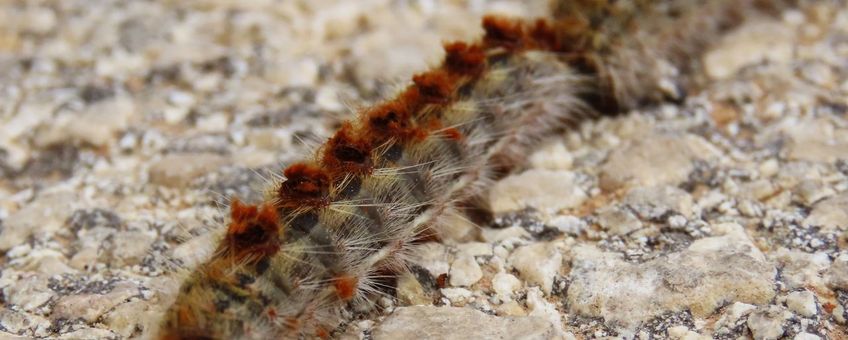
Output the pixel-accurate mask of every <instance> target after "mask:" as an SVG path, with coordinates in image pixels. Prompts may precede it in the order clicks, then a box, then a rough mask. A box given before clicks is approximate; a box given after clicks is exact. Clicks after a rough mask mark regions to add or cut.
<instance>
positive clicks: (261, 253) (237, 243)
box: [222, 200, 280, 263]
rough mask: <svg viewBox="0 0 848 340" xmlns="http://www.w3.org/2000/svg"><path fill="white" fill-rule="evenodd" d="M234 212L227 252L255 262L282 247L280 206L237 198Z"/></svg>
mask: <svg viewBox="0 0 848 340" xmlns="http://www.w3.org/2000/svg"><path fill="white" fill-rule="evenodd" d="M230 215H231V219H232V221H231V222H230V226H229V227H228V228H227V235H226V237H225V239H224V243H223V244H222V245H223V246H224V251H225V252H226V253H228V254H230V255H232V256H233V257H234V258H235V259H238V260H248V261H249V262H251V263H255V262H258V261H260V260H262V259H265V258H268V257H270V256H273V255H274V254H276V253H277V251H278V250H280V240H279V235H280V227H279V225H278V224H277V221H278V218H277V209H275V208H274V207H273V206H270V205H263V206H262V207H261V208H260V207H257V206H255V205H245V204H242V203H241V202H239V201H238V200H233V203H232V205H231V206H230Z"/></svg>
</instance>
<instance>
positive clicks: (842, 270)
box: [825, 254, 848, 290]
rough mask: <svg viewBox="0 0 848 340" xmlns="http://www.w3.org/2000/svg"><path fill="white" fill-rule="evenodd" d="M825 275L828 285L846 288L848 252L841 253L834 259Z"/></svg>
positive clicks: (847, 281)
mask: <svg viewBox="0 0 848 340" xmlns="http://www.w3.org/2000/svg"><path fill="white" fill-rule="evenodd" d="M825 277H826V278H827V286H828V287H830V288H832V289H843V290H848V254H842V255H840V256H839V257H837V258H836V259H834V260H833V264H832V265H831V266H830V268H828V270H827V273H826V275H825Z"/></svg>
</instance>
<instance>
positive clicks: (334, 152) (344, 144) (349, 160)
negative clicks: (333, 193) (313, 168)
mask: <svg viewBox="0 0 848 340" xmlns="http://www.w3.org/2000/svg"><path fill="white" fill-rule="evenodd" d="M322 160H323V165H324V167H325V168H326V169H328V170H330V171H331V172H333V173H347V172H353V173H356V174H364V173H369V172H370V171H371V144H370V143H369V142H368V141H366V140H363V138H361V137H360V136H359V135H358V134H357V133H355V132H354V131H353V126H352V125H351V124H350V123H344V125H342V127H341V128H340V129H339V131H337V132H336V134H335V135H334V136H333V137H332V138H330V139H329V140H328V141H327V143H326V144H324V151H323V157H322Z"/></svg>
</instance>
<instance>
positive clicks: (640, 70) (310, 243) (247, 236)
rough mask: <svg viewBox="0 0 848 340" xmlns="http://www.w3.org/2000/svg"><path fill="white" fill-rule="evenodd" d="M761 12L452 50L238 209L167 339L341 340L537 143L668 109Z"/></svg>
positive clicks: (645, 14) (505, 33) (645, 7)
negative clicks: (623, 116) (729, 36)
mask: <svg viewBox="0 0 848 340" xmlns="http://www.w3.org/2000/svg"><path fill="white" fill-rule="evenodd" d="M760 2H761V1H755V0H751V1H742V4H739V2H737V1H710V2H708V4H702V1H694V0H679V1H656V4H655V2H654V1H634V2H632V3H631V2H616V1H575V2H567V3H566V2H563V3H562V4H559V5H558V6H557V8H558V10H557V11H558V13H559V17H558V19H557V21H555V22H553V23H550V24H549V23H548V22H546V21H537V22H534V23H522V22H519V21H514V20H508V19H503V18H497V17H487V18H484V20H483V26H484V29H485V32H486V34H485V36H484V37H483V39H482V40H481V41H480V42H478V43H474V44H466V43H451V44H446V45H445V51H446V56H445V59H444V61H443V62H442V64H441V65H440V66H439V67H437V68H435V69H433V70H431V71H429V72H426V73H422V74H419V75H416V76H415V77H413V82H412V85H410V86H409V87H407V88H406V89H405V90H404V91H402V92H401V93H400V94H398V96H397V97H396V98H395V99H393V100H390V101H387V102H384V103H382V104H379V105H377V106H374V107H372V108H369V109H367V110H364V111H362V112H361V113H360V114H359V117H358V118H357V119H356V120H353V121H350V122H347V123H344V124H343V126H342V127H341V128H340V130H339V131H338V132H337V133H336V134H335V135H334V136H333V137H332V138H330V139H329V140H328V141H327V142H326V143H325V144H324V145H323V146H322V147H321V148H320V149H319V150H318V151H317V153H316V156H315V158H314V159H311V160H307V161H305V162H301V163H297V164H294V165H291V166H289V167H288V168H286V169H285V170H284V175H285V178H286V179H285V180H284V181H282V182H281V183H276V184H273V185H272V186H270V187H269V190H268V194H267V199H266V201H265V202H264V203H263V204H261V205H259V206H251V205H244V204H241V203H239V202H238V201H236V200H234V201H233V203H232V206H231V216H230V223H229V226H228V228H227V231H226V233H225V234H224V235H223V236H222V237H221V240H220V243H219V245H218V247H217V250H216V252H215V254H214V255H213V256H212V258H211V259H209V260H208V262H206V263H204V264H202V265H200V266H199V267H198V268H197V269H196V270H195V271H194V272H193V273H191V274H190V275H189V276H188V278H187V279H186V280H185V282H184V283H183V285H182V287H181V289H180V292H179V294H178V296H177V300H176V301H175V302H174V304H173V305H172V306H171V308H170V309H169V310H168V311H167V313H166V315H165V319H164V321H163V322H162V328H161V330H160V336H161V337H162V338H169V339H180V338H272V337H276V338H278V337H283V338H292V337H302V336H307V337H311V336H320V337H328V336H330V334H331V332H332V330H333V329H334V328H335V327H336V326H337V325H338V324H339V322H340V321H341V320H342V317H341V314H342V312H343V310H344V309H345V308H347V307H349V306H352V307H356V308H360V309H361V308H368V307H369V306H370V305H371V301H372V300H373V299H374V297H375V296H377V295H379V294H380V292H381V286H383V285H385V283H386V281H385V280H384V278H386V277H392V276H394V275H396V274H397V273H399V272H401V271H404V270H405V269H406V266H407V264H408V260H409V259H408V256H407V253H408V250H409V248H410V246H411V245H413V244H415V243H416V242H420V241H421V240H423V239H432V238H434V237H437V226H439V225H440V223H442V221H444V220H446V219H449V218H451V217H454V216H456V215H461V214H462V209H463V207H464V206H466V204H465V203H468V202H473V201H475V200H477V199H478V198H479V197H480V196H481V194H482V193H483V191H484V190H485V188H486V187H487V184H488V183H490V182H491V181H493V180H494V179H496V178H498V177H499V176H501V175H503V174H504V173H505V172H506V171H508V169H509V168H510V167H514V166H515V165H516V164H520V161H521V159H522V158H523V155H524V154H525V153H526V152H527V151H528V149H529V148H531V147H532V146H533V145H534V143H535V142H536V141H538V140H539V139H540V138H542V137H544V136H547V135H550V134H551V133H553V132H555V131H557V130H559V129H562V128H563V127H566V126H569V125H571V124H576V123H579V122H580V121H582V120H585V119H588V118H591V117H593V116H595V115H598V114H601V113H615V112H618V111H620V110H621V109H623V108H625V109H626V108H630V107H633V106H636V105H639V104H641V103H644V102H650V101H656V100H659V99H661V98H662V94H663V93H666V94H667V92H668V91H665V92H664V91H662V90H661V89H663V88H664V87H667V84H665V83H664V78H663V75H664V74H666V72H665V71H664V70H666V69H668V68H669V67H671V68H672V69H678V70H683V69H685V68H686V66H687V62H688V59H689V58H691V57H693V56H695V55H697V54H698V53H700V51H701V49H703V45H704V44H705V43H706V42H707V41H708V40H709V37H710V36H715V35H717V34H719V33H720V32H721V31H722V30H726V29H728V28H730V27H732V26H733V25H735V24H736V23H738V22H739V21H740V20H741V19H743V18H745V17H746V16H748V15H749V14H750V13H755V12H759V11H761V10H762V9H764V8H766V7H764V6H761V5H760ZM781 4H782V3H781ZM670 12H673V13H674V15H670V14H668V13H670ZM656 15H664V16H661V17H656ZM658 18H659V19H658ZM710 18H713V19H710ZM657 20H659V21H661V23H650V24H649V23H648V22H653V21H657ZM675 25H677V26H680V27H686V28H677V27H674V26H675ZM642 26H644V27H642ZM692 27H694V28H692ZM672 32H676V33H675V34H672ZM660 37H673V38H674V39H672V40H663V39H661V38H660ZM661 46H662V47H661Z"/></svg>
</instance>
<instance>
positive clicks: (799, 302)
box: [786, 290, 818, 318]
mask: <svg viewBox="0 0 848 340" xmlns="http://www.w3.org/2000/svg"><path fill="white" fill-rule="evenodd" d="M786 307H788V308H789V310H790V311H792V312H794V313H795V314H799V315H802V316H805V317H808V318H809V317H813V316H815V315H816V311H817V310H818V307H816V297H815V295H813V293H811V292H809V291H806V290H804V291H798V292H792V293H789V295H787V296H786Z"/></svg>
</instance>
